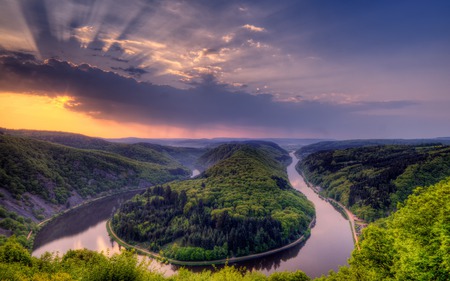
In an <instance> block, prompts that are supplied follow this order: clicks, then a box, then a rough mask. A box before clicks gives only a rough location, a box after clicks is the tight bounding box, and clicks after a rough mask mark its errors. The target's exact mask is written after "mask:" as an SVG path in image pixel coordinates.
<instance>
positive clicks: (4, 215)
mask: <svg viewBox="0 0 450 281" xmlns="http://www.w3.org/2000/svg"><path fill="white" fill-rule="evenodd" d="M0 229H3V230H4V231H5V233H6V234H8V236H9V235H11V234H14V235H15V236H16V241H17V242H19V243H20V244H22V246H24V247H26V248H31V246H32V241H30V240H27V236H28V233H29V232H30V231H35V230H36V224H35V223H34V222H33V221H31V219H29V218H24V217H22V216H19V215H17V214H16V213H15V212H11V211H8V210H6V209H5V208H4V207H3V206H0ZM5 241H6V236H4V235H0V245H3V243H4V242H5Z"/></svg>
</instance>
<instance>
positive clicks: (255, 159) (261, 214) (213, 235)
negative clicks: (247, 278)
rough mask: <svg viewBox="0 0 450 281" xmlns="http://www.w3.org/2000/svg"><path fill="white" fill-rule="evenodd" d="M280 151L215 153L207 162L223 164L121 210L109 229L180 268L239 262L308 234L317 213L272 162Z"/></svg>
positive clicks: (250, 148) (229, 147) (224, 149)
mask: <svg viewBox="0 0 450 281" xmlns="http://www.w3.org/2000/svg"><path fill="white" fill-rule="evenodd" d="M267 150H269V151H271V153H268V152H267ZM230 151H231V152H230ZM281 151H282V150H281V149H279V147H278V146H277V145H275V144H269V145H267V144H263V145H262V144H252V143H245V144H242V143H239V144H226V145H222V146H219V147H217V148H215V149H213V150H212V151H210V152H208V155H209V156H210V155H216V156H217V157H213V159H220V160H217V162H216V163H215V164H214V165H213V166H211V167H210V168H208V169H207V170H206V171H205V172H203V173H202V174H201V175H200V176H199V177H197V178H195V179H190V180H185V181H177V182H172V183H170V186H169V185H165V186H160V187H154V188H150V189H148V190H147V191H146V192H145V193H143V194H142V195H137V196H135V197H134V199H132V200H130V201H128V202H126V203H125V204H123V205H122V207H121V208H120V210H119V211H118V212H117V213H116V215H115V216H114V218H113V220H112V223H113V229H114V230H115V232H116V233H117V234H118V235H119V236H120V237H122V238H123V239H125V240H127V241H129V242H133V241H134V242H137V243H140V245H141V246H143V247H147V248H149V249H151V250H153V251H159V250H163V251H164V254H165V255H166V256H167V257H170V258H173V259H177V260H214V259H220V258H225V257H227V256H229V257H231V256H243V255H248V254H252V253H258V252H264V251H267V250H270V249H273V248H278V247H280V246H282V245H285V244H288V243H289V242H291V241H294V240H296V239H297V238H299V237H300V236H301V235H303V234H305V232H306V231H307V229H308V225H309V223H310V222H311V220H312V217H313V215H314V207H313V205H312V204H311V203H310V202H309V201H308V200H307V199H306V197H305V196H304V195H303V194H301V193H299V192H297V191H296V190H294V189H293V188H292V187H291V186H290V184H289V182H288V178H287V174H286V170H285V166H284V165H283V163H282V162H280V161H279V160H277V159H276V157H274V155H278V156H282V155H284V156H286V155H287V152H285V151H284V152H283V153H281ZM209 156H208V157H206V158H208V159H210V157H209ZM288 157H289V156H288ZM282 158H283V159H284V157H282Z"/></svg>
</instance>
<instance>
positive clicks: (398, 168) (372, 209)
mask: <svg viewBox="0 0 450 281" xmlns="http://www.w3.org/2000/svg"><path fill="white" fill-rule="evenodd" d="M298 153H300V152H298ZM297 170H298V171H299V172H300V173H302V174H303V175H304V176H305V178H306V180H307V181H309V182H310V183H312V184H313V185H315V186H319V187H321V188H322V189H323V191H322V193H323V195H324V196H326V197H331V198H333V199H336V200H338V201H340V202H341V203H343V204H344V205H346V206H347V207H349V209H350V210H351V211H352V212H354V213H355V214H356V215H358V216H359V217H361V218H363V219H365V220H367V221H374V220H376V219H378V218H383V217H386V216H387V215H389V214H390V213H391V212H392V211H394V210H396V208H397V206H398V204H399V203H400V204H401V203H402V202H403V201H404V200H405V199H406V198H407V197H408V196H409V195H410V194H411V193H412V192H413V190H414V188H415V187H417V186H427V185H430V184H434V183H437V182H439V181H441V180H443V179H445V178H446V177H448V176H450V146H445V145H439V144H437V145H436V144H430V145H385V146H370V147H360V148H349V149H338V150H329V151H319V152H315V153H312V154H309V155H308V156H306V157H305V158H303V159H302V160H301V162H299V164H298V166H297Z"/></svg>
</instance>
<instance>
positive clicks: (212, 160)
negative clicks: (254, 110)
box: [196, 140, 292, 170]
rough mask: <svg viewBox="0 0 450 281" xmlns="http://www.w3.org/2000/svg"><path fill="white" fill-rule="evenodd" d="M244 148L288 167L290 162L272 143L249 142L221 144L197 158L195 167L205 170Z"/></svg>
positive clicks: (283, 152) (285, 153) (286, 155)
mask: <svg viewBox="0 0 450 281" xmlns="http://www.w3.org/2000/svg"><path fill="white" fill-rule="evenodd" d="M246 148H252V149H253V148H256V149H259V150H261V151H262V152H264V153H266V154H267V156H269V157H271V158H273V159H276V160H277V161H279V162H281V163H283V164H284V165H286V166H287V165H289V163H290V162H291V161H292V159H291V157H290V156H289V154H288V153H287V152H286V151H285V150H284V149H282V148H281V147H279V146H278V145H277V144H275V143H273V142H268V141H260V140H249V141H243V142H231V143H227V144H222V145H220V146H218V147H216V148H214V149H211V150H209V151H207V152H206V153H205V154H203V155H202V156H201V157H200V158H198V160H197V161H196V166H197V167H198V168H199V169H200V170H205V169H207V168H209V167H211V166H213V165H215V164H216V163H217V162H219V161H221V160H224V159H226V158H228V157H230V156H231V155H233V154H234V153H235V152H236V151H238V150H242V149H246Z"/></svg>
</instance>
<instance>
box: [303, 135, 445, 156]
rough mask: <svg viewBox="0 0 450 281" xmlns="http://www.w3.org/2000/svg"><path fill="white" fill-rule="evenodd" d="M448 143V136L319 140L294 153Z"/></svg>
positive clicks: (307, 153) (304, 153)
mask: <svg viewBox="0 0 450 281" xmlns="http://www.w3.org/2000/svg"><path fill="white" fill-rule="evenodd" d="M427 144H428V145H430V144H434V145H450V139H448V138H432V139H361V140H358V139H356V140H340V141H320V142H316V143H312V144H309V145H305V146H303V147H301V148H300V149H299V150H297V151H296V155H297V156H299V157H300V158H305V157H306V156H308V155H309V154H312V153H315V152H319V151H330V150H337V149H347V148H358V147H368V146H381V145H416V146H417V145H427Z"/></svg>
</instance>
